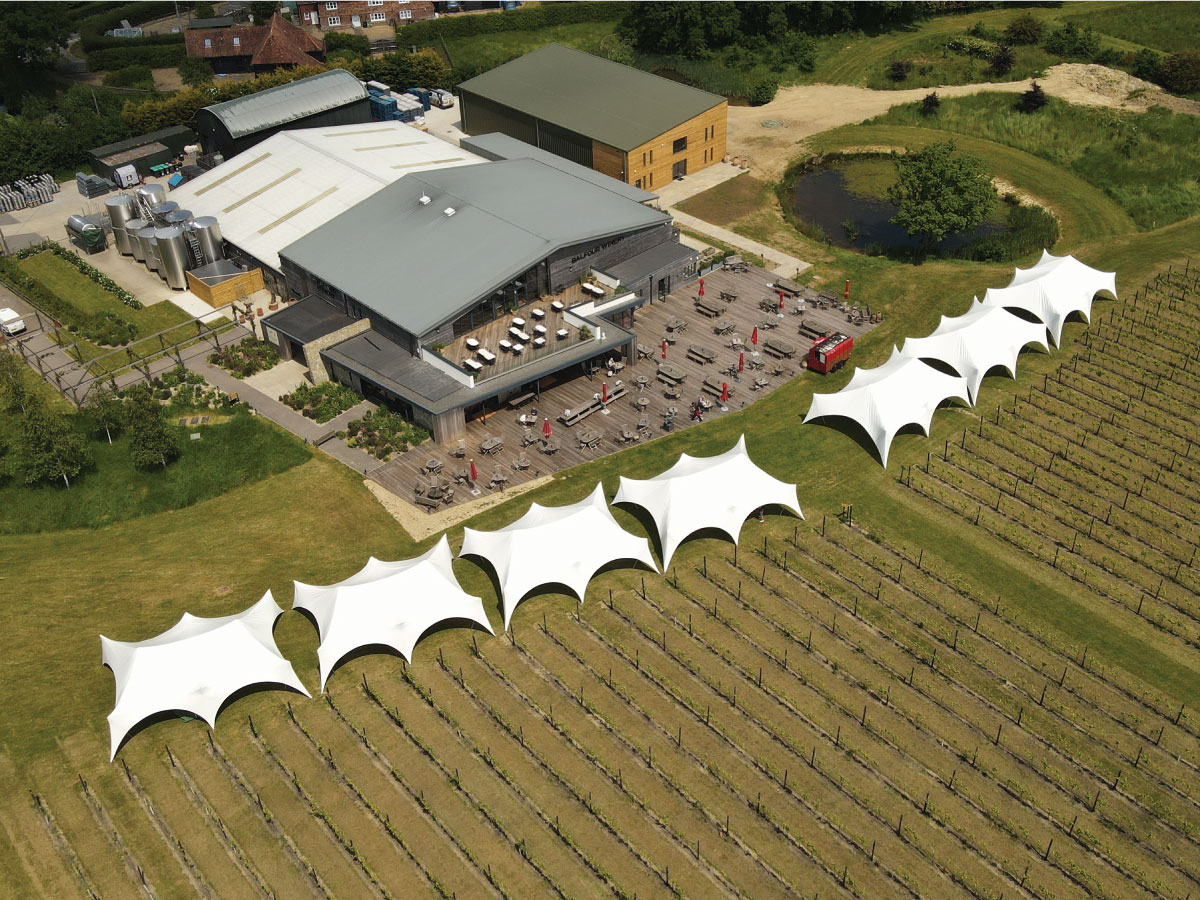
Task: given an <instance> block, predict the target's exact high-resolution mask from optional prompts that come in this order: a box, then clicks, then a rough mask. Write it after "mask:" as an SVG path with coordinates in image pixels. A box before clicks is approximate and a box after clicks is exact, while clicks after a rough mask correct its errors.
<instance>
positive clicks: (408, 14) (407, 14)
mask: <svg viewBox="0 0 1200 900" xmlns="http://www.w3.org/2000/svg"><path fill="white" fill-rule="evenodd" d="M398 16H399V18H401V19H411V18H412V10H411V9H402V10H400V12H399V14H398Z"/></svg>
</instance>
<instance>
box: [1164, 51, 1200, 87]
mask: <svg viewBox="0 0 1200 900" xmlns="http://www.w3.org/2000/svg"><path fill="white" fill-rule="evenodd" d="M1159 83H1160V84H1161V85H1162V86H1163V87H1165V88H1166V89H1167V90H1168V91H1174V92H1175V93H1176V94H1191V93H1193V92H1195V91H1200V52H1197V51H1196V50H1180V51H1179V52H1178V53H1172V54H1171V55H1170V56H1168V57H1167V58H1166V59H1164V60H1163V61H1162V66H1161V68H1160V71H1159Z"/></svg>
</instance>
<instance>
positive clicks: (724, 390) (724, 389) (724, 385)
mask: <svg viewBox="0 0 1200 900" xmlns="http://www.w3.org/2000/svg"><path fill="white" fill-rule="evenodd" d="M727 400H729V382H728V381H722V382H721V402H722V403H725V402H726V401H727Z"/></svg>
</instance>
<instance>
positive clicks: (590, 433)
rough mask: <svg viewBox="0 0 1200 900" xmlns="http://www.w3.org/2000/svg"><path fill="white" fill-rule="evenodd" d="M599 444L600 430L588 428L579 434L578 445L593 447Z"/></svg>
mask: <svg viewBox="0 0 1200 900" xmlns="http://www.w3.org/2000/svg"><path fill="white" fill-rule="evenodd" d="M599 444H600V432H599V431H596V430H595V429H588V430H587V431H585V432H583V433H582V434H581V435H579V446H580V447H588V448H593V447H597V446H599Z"/></svg>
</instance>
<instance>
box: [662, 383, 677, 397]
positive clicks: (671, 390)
mask: <svg viewBox="0 0 1200 900" xmlns="http://www.w3.org/2000/svg"><path fill="white" fill-rule="evenodd" d="M663 396H664V397H666V398H667V399H668V400H678V399H679V386H678V385H675V384H672V385H669V386H668V387H667V389H666V390H665V391H663Z"/></svg>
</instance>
